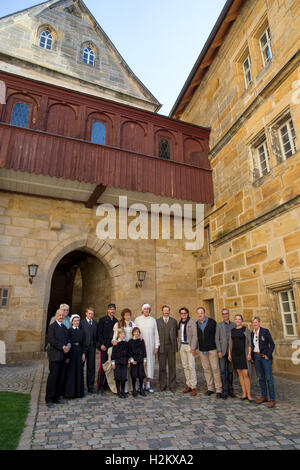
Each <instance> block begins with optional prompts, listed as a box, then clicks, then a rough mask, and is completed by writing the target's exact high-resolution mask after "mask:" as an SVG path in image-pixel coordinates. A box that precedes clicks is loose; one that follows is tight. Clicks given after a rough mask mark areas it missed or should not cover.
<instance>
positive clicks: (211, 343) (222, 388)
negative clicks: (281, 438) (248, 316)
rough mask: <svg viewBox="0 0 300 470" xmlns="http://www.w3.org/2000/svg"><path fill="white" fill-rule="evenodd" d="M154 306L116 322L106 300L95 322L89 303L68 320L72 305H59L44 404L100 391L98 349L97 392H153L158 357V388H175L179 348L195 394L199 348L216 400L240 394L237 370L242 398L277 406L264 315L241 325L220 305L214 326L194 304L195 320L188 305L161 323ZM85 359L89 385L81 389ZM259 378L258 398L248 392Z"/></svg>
mask: <svg viewBox="0 0 300 470" xmlns="http://www.w3.org/2000/svg"><path fill="white" fill-rule="evenodd" d="M150 313H151V307H150V305H149V304H144V305H143V306H142V312H141V315H140V316H138V317H137V318H136V319H135V320H134V321H133V320H132V312H131V310H130V309H128V308H126V309H124V310H123V311H122V312H121V318H120V320H117V318H116V317H115V315H116V305H115V304H109V305H108V307H107V314H106V315H105V316H104V317H102V318H100V320H99V322H98V323H97V322H96V320H94V309H93V308H91V307H88V308H87V309H86V312H85V319H84V320H82V321H81V320H80V316H79V315H76V314H75V315H72V316H71V318H70V317H69V315H68V314H69V306H68V305H66V304H62V305H60V308H59V309H58V310H57V312H56V314H55V316H54V317H53V318H52V319H51V321H50V324H49V327H48V334H47V343H48V344H47V352H48V359H49V375H48V380H47V386H46V403H47V406H48V407H50V408H51V407H55V404H56V403H60V402H61V398H62V397H63V398H81V397H83V396H84V395H85V394H92V393H94V392H95V390H94V383H95V362H96V361H95V358H96V351H97V350H99V352H100V365H99V371H98V377H97V390H96V391H97V393H99V394H103V393H104V392H105V390H107V389H110V390H111V391H112V392H113V393H117V395H118V396H119V397H120V398H123V399H124V398H127V397H128V396H129V392H132V395H133V397H137V396H138V395H141V396H146V392H148V393H153V392H154V390H153V387H152V385H151V381H152V380H153V377H154V365H155V358H156V356H158V362H159V388H160V391H164V390H166V389H167V388H169V390H170V391H171V392H173V393H174V392H175V391H176V353H177V352H178V351H179V354H180V358H181V362H182V367H183V370H184V375H185V381H186V387H185V389H184V390H183V393H185V394H187V393H191V395H192V396H195V395H197V373H196V364H195V355H196V351H197V350H198V349H199V351H200V359H201V364H202V367H203V371H204V377H205V381H206V385H207V391H206V395H208V396H210V395H213V394H216V398H218V399H220V398H222V399H224V400H226V399H227V398H228V397H232V398H235V394H234V390H233V374H234V371H236V372H237V374H238V377H239V381H240V385H241V389H242V397H241V400H248V401H250V402H251V403H258V404H261V403H264V402H268V407H269V408H273V407H274V406H275V390H274V380H273V374H272V361H273V357H272V353H273V351H274V347H275V344H274V341H273V339H272V336H271V334H270V331H269V330H268V329H266V328H262V327H261V326H260V318H259V317H255V318H254V319H253V321H252V325H253V331H252V332H250V330H249V329H248V328H247V327H245V326H243V317H242V315H236V316H235V322H232V321H231V320H230V315H229V310H228V309H226V308H224V309H223V310H222V317H223V321H221V322H220V323H216V321H215V320H214V319H212V318H209V317H208V316H207V315H206V312H205V309H204V308H203V307H199V308H198V309H197V317H198V320H197V321H194V320H192V319H191V317H190V315H189V310H188V309H187V308H186V307H182V308H181V309H179V314H180V321H179V323H177V321H176V319H175V318H172V317H171V316H170V307H169V306H167V305H164V306H163V307H162V316H161V317H160V318H158V319H157V320H156V319H154V318H153V317H152V316H151V315H150ZM84 364H86V385H87V390H88V391H87V392H86V393H85V391H84ZM253 365H254V366H255V370H256V373H257V375H258V378H259V385H260V390H261V397H260V399H259V400H257V401H256V402H255V400H254V399H253V398H252V396H251V378H252V369H253Z"/></svg>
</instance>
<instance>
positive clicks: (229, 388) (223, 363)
mask: <svg viewBox="0 0 300 470" xmlns="http://www.w3.org/2000/svg"><path fill="white" fill-rule="evenodd" d="M219 364H220V372H221V379H222V386H223V393H224V394H225V395H228V393H233V366H232V362H230V361H229V360H228V353H226V354H225V356H223V357H222V358H221V359H219Z"/></svg>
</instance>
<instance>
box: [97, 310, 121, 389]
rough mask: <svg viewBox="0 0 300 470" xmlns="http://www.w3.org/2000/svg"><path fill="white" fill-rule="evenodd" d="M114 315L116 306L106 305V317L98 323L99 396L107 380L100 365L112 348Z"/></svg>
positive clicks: (115, 321) (105, 386) (115, 320)
mask: <svg viewBox="0 0 300 470" xmlns="http://www.w3.org/2000/svg"><path fill="white" fill-rule="evenodd" d="M115 313H116V305H115V304H108V306H107V315H105V316H104V317H102V318H100V320H99V323H98V330H97V343H98V346H99V349H100V366H99V372H98V385H97V391H98V393H101V395H102V394H103V392H104V388H107V380H106V377H105V372H104V370H103V367H102V365H103V364H104V363H105V362H106V361H107V360H108V354H107V350H108V348H110V347H111V346H112V343H111V341H112V339H113V328H114V324H115V323H117V321H118V320H117V319H116V318H115Z"/></svg>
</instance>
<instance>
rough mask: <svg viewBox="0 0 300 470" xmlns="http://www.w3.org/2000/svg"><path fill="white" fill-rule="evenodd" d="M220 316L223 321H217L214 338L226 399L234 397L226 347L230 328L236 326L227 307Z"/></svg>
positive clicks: (230, 366) (231, 369)
mask: <svg viewBox="0 0 300 470" xmlns="http://www.w3.org/2000/svg"><path fill="white" fill-rule="evenodd" d="M222 317H223V321H222V322H220V323H217V327H216V338H215V340H216V346H217V351H218V356H219V363H220V371H221V379H222V386H223V393H222V398H223V399H224V400H226V399H227V398H228V396H230V397H232V398H235V395H234V392H233V367H232V362H230V361H229V360H228V349H229V340H230V336H231V330H232V329H233V328H235V327H236V324H235V323H234V322H232V321H230V317H229V310H228V308H223V310H222Z"/></svg>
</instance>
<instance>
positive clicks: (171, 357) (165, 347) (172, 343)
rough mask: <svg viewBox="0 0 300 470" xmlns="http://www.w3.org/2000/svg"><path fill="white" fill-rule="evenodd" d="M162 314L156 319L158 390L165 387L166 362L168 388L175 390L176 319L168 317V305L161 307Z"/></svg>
mask: <svg viewBox="0 0 300 470" xmlns="http://www.w3.org/2000/svg"><path fill="white" fill-rule="evenodd" d="M162 312H163V316H162V317H161V318H158V319H157V320H156V322H157V330H158V335H159V341H160V346H159V349H158V360H159V385H160V390H161V391H163V390H166V388H167V364H168V374H169V383H168V386H169V389H170V390H171V392H173V393H174V392H175V387H176V352H177V351H178V344H177V336H178V330H177V321H176V320H175V318H172V317H170V307H168V306H167V305H164V306H163V308H162Z"/></svg>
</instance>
